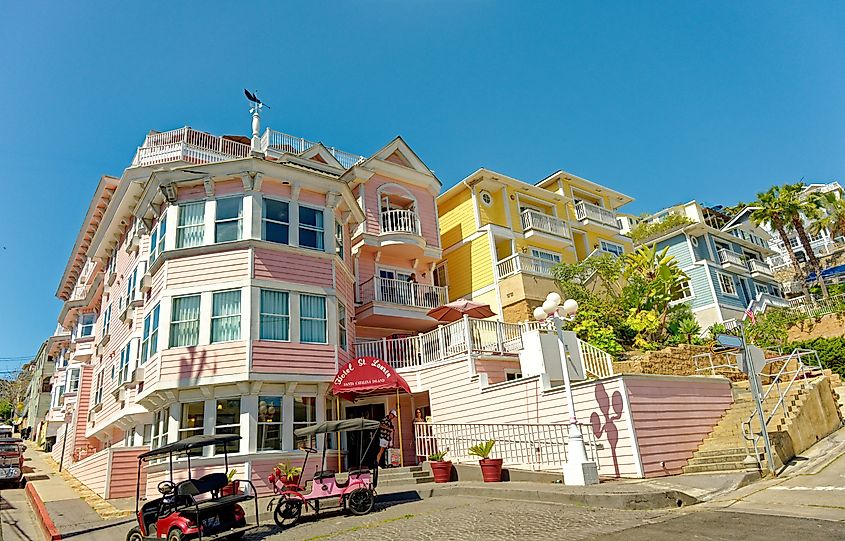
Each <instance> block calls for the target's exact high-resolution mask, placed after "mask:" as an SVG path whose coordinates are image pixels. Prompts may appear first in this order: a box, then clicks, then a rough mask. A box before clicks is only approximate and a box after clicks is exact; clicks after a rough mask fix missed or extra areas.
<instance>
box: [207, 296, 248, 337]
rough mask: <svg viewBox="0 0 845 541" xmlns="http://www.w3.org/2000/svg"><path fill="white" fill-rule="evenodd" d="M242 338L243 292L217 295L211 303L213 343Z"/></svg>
mask: <svg viewBox="0 0 845 541" xmlns="http://www.w3.org/2000/svg"><path fill="white" fill-rule="evenodd" d="M240 337H241V290H240V289H236V290H234V291H221V292H219V293H215V294H214V296H213V297H212V303H211V342H212V343H214V342H228V341H230V340H238V339H239V338H240Z"/></svg>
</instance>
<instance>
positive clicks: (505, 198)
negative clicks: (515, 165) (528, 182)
mask: <svg viewBox="0 0 845 541" xmlns="http://www.w3.org/2000/svg"><path fill="white" fill-rule="evenodd" d="M502 205H504V207H505V223H506V224H507V226H508V229H513V219H512V218H511V204H510V195H508V187H507V186H505V185H504V184H502Z"/></svg>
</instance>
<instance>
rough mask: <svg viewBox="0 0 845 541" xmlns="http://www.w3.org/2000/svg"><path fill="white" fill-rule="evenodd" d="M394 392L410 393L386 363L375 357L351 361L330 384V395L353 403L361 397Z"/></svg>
mask: <svg viewBox="0 0 845 541" xmlns="http://www.w3.org/2000/svg"><path fill="white" fill-rule="evenodd" d="M396 390H401V391H405V392H406V393H408V394H410V393H411V387H409V386H408V382H407V381H405V379H404V378H403V377H402V376H400V375H399V374H397V373H396V371H395V370H393V367H391V366H390V365H389V364H387V362H385V361H383V360H381V359H378V358H376V357H358V358H357V359H352V360H351V361H349V362H348V363H347V364H346V365H345V366H342V367H341V368H340V370H338V372H337V375H336V376H335V378H334V383H333V384H332V394H334V395H335V396H339V397H341V398H343V399H345V400H349V401H354V400H355V399H356V398H358V397H359V396H361V395H373V394H382V393H387V392H392V391H396Z"/></svg>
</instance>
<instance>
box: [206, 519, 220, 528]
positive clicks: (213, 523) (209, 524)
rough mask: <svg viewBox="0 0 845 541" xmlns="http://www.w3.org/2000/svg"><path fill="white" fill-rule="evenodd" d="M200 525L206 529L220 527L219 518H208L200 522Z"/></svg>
mask: <svg viewBox="0 0 845 541" xmlns="http://www.w3.org/2000/svg"><path fill="white" fill-rule="evenodd" d="M202 525H203V526H204V527H206V528H216V527H218V526H220V517H208V518H207V519H205V520H203V521H202Z"/></svg>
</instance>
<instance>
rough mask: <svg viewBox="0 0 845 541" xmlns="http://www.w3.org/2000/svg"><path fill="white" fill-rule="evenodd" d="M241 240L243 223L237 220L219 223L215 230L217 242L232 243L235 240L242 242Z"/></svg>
mask: <svg viewBox="0 0 845 541" xmlns="http://www.w3.org/2000/svg"><path fill="white" fill-rule="evenodd" d="M240 238H241V222H240V220H235V221H231V222H219V223H217V225H216V226H215V228H214V240H215V242H231V241H233V240H240Z"/></svg>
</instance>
